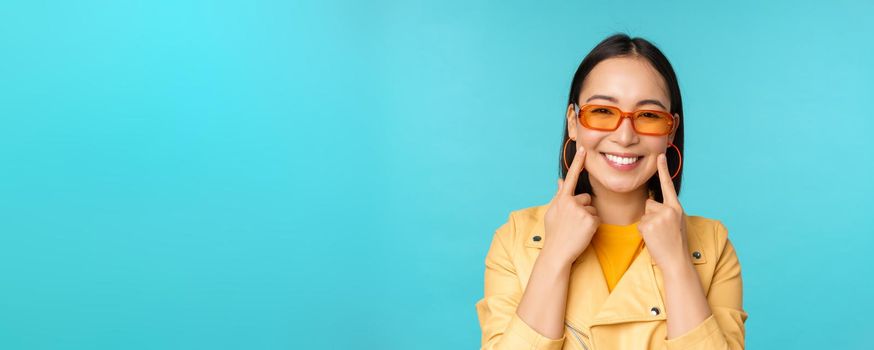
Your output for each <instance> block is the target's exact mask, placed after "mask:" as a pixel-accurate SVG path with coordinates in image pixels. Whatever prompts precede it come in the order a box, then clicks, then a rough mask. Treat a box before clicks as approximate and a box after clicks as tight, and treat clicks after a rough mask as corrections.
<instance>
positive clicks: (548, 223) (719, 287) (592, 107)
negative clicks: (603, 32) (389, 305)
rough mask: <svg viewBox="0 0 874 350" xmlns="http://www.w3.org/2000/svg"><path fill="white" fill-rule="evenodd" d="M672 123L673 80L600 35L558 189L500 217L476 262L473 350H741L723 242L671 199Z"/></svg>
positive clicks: (581, 72) (674, 183) (633, 42)
mask: <svg viewBox="0 0 874 350" xmlns="http://www.w3.org/2000/svg"><path fill="white" fill-rule="evenodd" d="M683 117H684V115H683V106H682V101H681V99H680V89H679V84H678V83H677V78H676V76H675V74H674V70H673V68H672V67H671V64H670V62H668V59H667V58H666V57H665V56H664V55H663V54H662V52H661V51H660V50H659V49H658V48H656V47H655V46H653V45H652V44H651V43H650V42H648V41H646V40H644V39H641V38H633V39H632V38H629V37H628V36H627V35H622V34H617V35H613V36H611V37H609V38H607V39H605V40H604V41H602V42H601V43H600V44H598V45H597V46H596V47H595V48H594V49H593V50H592V52H590V53H589V54H588V55H587V56H586V57H585V58H584V59H583V61H582V62H581V63H580V66H579V68H578V69H577V72H576V74H575V75H574V78H573V82H572V83H571V90H570V94H569V96H568V104H567V112H566V125H565V126H566V127H565V133H564V137H563V139H562V151H561V155H560V157H559V166H560V168H561V178H563V179H564V180H562V179H561V178H560V179H559V180H558V191H557V192H556V194H555V196H554V198H553V199H552V200H551V201H550V202H549V203H548V204H545V205H541V206H536V207H530V208H525V209H521V210H516V211H513V212H511V213H510V217H509V220H508V221H507V223H505V224H503V225H502V226H501V227H499V228H498V229H497V231H496V232H495V235H494V237H493V239H492V244H491V247H490V249H489V252H488V254H487V256H486V270H485V291H484V298H483V299H481V300H479V301H478V302H477V303H476V309H477V313H478V316H479V321H480V326H481V328H482V348H483V349H587V350H591V349H662V348H666V349H742V348H743V347H744V323H745V321H746V319H747V313H746V312H745V311H744V310H743V301H742V294H743V290H742V283H741V271H740V263H739V262H738V258H737V255H736V253H735V251H734V247H733V246H732V244H731V242H730V241H729V240H728V238H727V235H728V234H727V231H726V229H725V227H724V226H723V225H722V223H721V222H719V221H717V220H712V219H708V218H704V217H700V216H687V215H686V214H685V213H684V212H683V208H682V206H681V205H680V202H679V200H678V199H677V194H678V193H679V190H680V179H681V175H682V172H681V169H682V151H683V122H682V121H683ZM569 146H570V147H569ZM568 162H570V164H568Z"/></svg>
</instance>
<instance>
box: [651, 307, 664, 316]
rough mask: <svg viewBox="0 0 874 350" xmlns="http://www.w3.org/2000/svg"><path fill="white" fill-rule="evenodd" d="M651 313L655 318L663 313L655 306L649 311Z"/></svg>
mask: <svg viewBox="0 0 874 350" xmlns="http://www.w3.org/2000/svg"><path fill="white" fill-rule="evenodd" d="M649 313H651V314H652V315H653V316H658V315H659V313H661V311H660V310H659V308H657V307H655V306H653V307H652V309H649Z"/></svg>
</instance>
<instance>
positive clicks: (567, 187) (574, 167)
mask: <svg viewBox="0 0 874 350" xmlns="http://www.w3.org/2000/svg"><path fill="white" fill-rule="evenodd" d="M585 160H586V150H585V149H583V147H582V146H580V147H577V153H576V154H575V155H574V160H573V161H571V167H570V168H568V171H567V176H565V179H564V184H563V185H564V186H562V189H561V191H562V192H563V193H565V194H567V195H570V196H573V195H574V189H575V188H576V187H577V180H579V178H580V172H581V171H583V162H585Z"/></svg>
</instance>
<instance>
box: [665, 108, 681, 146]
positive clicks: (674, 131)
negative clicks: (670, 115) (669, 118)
mask: <svg viewBox="0 0 874 350" xmlns="http://www.w3.org/2000/svg"><path fill="white" fill-rule="evenodd" d="M674 120H676V121H677V122H676V123H674V130H673V131H671V134H670V135H668V142H670V143H674V136H675V135H677V129H679V128H680V115H679V114H677V113H674Z"/></svg>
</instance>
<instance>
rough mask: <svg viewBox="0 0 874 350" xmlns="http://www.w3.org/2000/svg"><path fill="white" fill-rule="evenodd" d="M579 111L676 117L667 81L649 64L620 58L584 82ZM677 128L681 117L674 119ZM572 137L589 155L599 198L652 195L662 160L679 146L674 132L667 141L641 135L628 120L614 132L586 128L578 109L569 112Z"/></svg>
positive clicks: (600, 65) (598, 68)
mask: <svg viewBox="0 0 874 350" xmlns="http://www.w3.org/2000/svg"><path fill="white" fill-rule="evenodd" d="M578 101H579V105H584V104H598V105H607V106H614V107H618V108H619V109H621V110H622V111H623V112H632V111H635V110H638V109H648V110H657V111H665V112H670V108H671V105H670V101H671V100H670V97H669V94H668V89H667V86H666V83H665V80H664V78H662V76H661V75H660V74H659V73H658V71H656V70H655V68H653V67H652V65H651V64H650V63H649V62H647V61H646V60H645V59H643V58H640V57H614V58H609V59H606V60H604V61H601V62H600V63H598V64H597V65H595V67H594V68H592V71H591V72H589V75H588V76H586V79H585V81H584V82H583V86H582V91H580V95H579V98H578ZM674 118H675V120H676V122H675V125H678V124H679V116H678V115H676V114H674ZM567 122H568V123H567V125H568V135H569V136H570V138H571V139H574V140H576V143H577V145H581V146H583V147H584V148H585V149H586V161H585V164H584V166H585V169H586V170H587V171H588V172H589V181H590V182H591V184H592V189H593V190H594V192H595V194H596V195H597V194H598V193H602V191H605V190H606V191H611V192H617V193H628V192H632V191H646V182H647V180H649V179H650V178H651V177H652V176H653V174H655V173H656V171H657V168H656V159H657V157H656V156H657V155H658V154H659V153H664V152H665V150H666V149H667V147H668V142H671V141H673V139H674V135H675V133H676V127H675V128H674V130H673V131H672V132H671V133H670V134H669V135H665V136H649V135H641V134H638V133H637V132H635V131H634V128H633V126H632V122H631V119H629V118H623V119H622V123H621V124H620V125H619V128H618V129H616V130H614V131H599V130H592V129H588V128H586V127H585V126H583V125H582V124H581V123H580V121H579V118H577V114H576V113H575V112H574V107H573V105H570V106H568V111H567Z"/></svg>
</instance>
